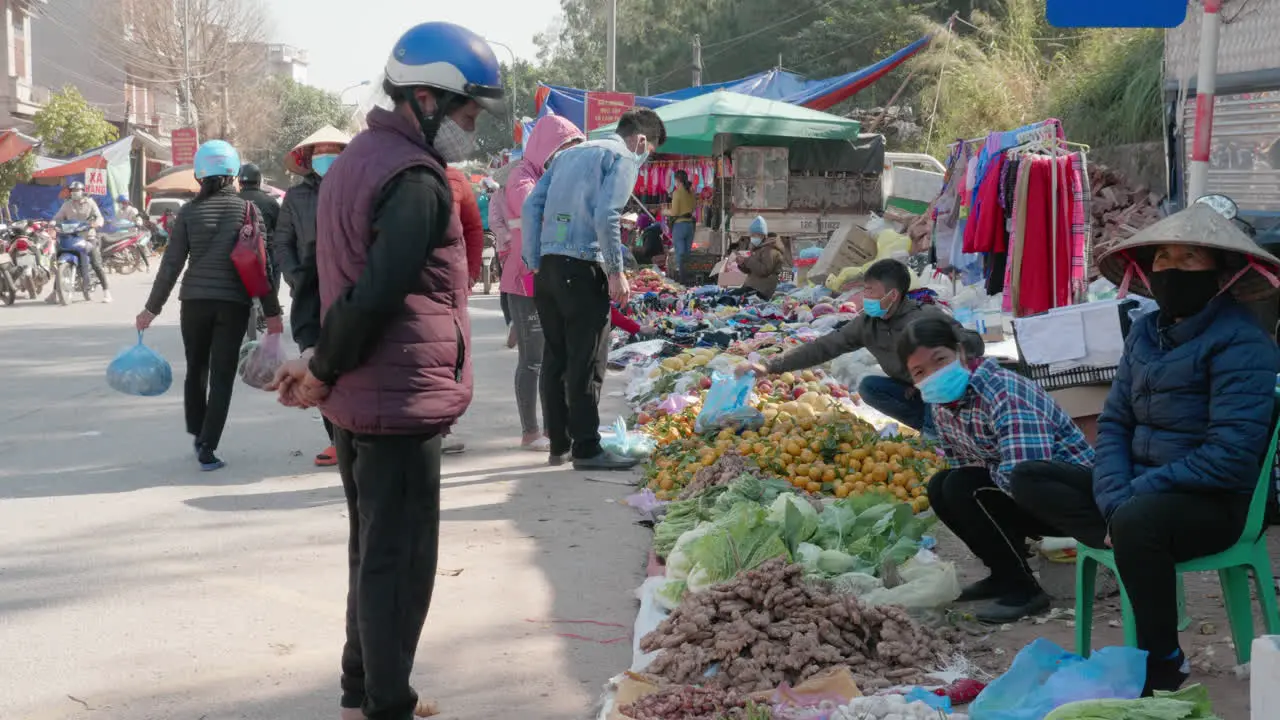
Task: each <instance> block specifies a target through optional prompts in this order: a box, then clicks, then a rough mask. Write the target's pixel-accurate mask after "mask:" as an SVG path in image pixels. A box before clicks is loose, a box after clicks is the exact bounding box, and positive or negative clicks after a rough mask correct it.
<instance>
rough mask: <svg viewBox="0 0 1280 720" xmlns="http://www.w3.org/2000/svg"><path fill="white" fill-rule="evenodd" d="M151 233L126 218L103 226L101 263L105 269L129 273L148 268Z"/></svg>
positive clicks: (149, 267)
mask: <svg viewBox="0 0 1280 720" xmlns="http://www.w3.org/2000/svg"><path fill="white" fill-rule="evenodd" d="M150 244H151V233H150V232H149V231H148V230H147V229H146V228H143V227H142V226H140V225H136V224H134V223H132V222H129V221H128V220H122V221H115V222H112V223H111V224H110V225H108V226H106V227H105V228H103V232H102V264H103V267H105V268H106V269H107V270H110V271H111V272H115V273H119V274H121V275H129V274H131V273H133V272H134V271H136V270H150V269H151V264H150V261H148V260H147V255H148V254H150V252H151V250H150V247H149V246H150Z"/></svg>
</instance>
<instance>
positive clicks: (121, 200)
mask: <svg viewBox="0 0 1280 720" xmlns="http://www.w3.org/2000/svg"><path fill="white" fill-rule="evenodd" d="M116 202H118V203H120V204H122V205H127V204H128V203H129V196H128V195H117V196H116Z"/></svg>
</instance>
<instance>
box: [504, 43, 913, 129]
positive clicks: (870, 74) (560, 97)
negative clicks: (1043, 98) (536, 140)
mask: <svg viewBox="0 0 1280 720" xmlns="http://www.w3.org/2000/svg"><path fill="white" fill-rule="evenodd" d="M932 39H933V36H932V35H925V36H924V37H922V38H920V39H919V40H917V41H915V42H913V43H911V44H910V45H908V46H906V47H904V48H902V49H901V50H899V51H898V52H896V53H894V54H893V55H891V56H889V57H887V58H885V59H884V60H881V61H879V62H877V63H875V64H873V65H868V66H867V67H865V68H862V69H860V70H855V71H853V72H850V73H845V74H844V75H838V76H836V77H832V78H827V79H825V80H810V79H808V78H806V77H804V76H803V75H797V74H795V73H792V72H787V71H786V70H781V69H776V68H775V69H773V70H767V71H765V72H762V73H757V74H755V75H752V76H750V77H745V78H742V79H740V80H731V81H729V82H723V83H715V84H712V85H700V86H698V87H690V88H685V89H683V90H673V91H671V92H668V93H662V94H661V95H655V96H653V97H637V98H636V100H635V103H636V105H638V106H639V107H647V108H653V109H657V108H660V107H662V106H664V105H669V104H671V103H673V102H680V101H682V100H688V99H690V98H695V97H698V96H700V95H704V94H706V93H709V92H715V91H717V90H727V91H729V92H735V93H739V94H742V95H750V96H751V97H758V98H762V99H765V100H776V101H779V102H785V103H790V104H792V105H801V106H803V107H807V108H810V109H812V110H827V109H829V108H831V107H832V106H834V105H836V104H838V103H840V102H843V101H845V100H848V99H849V98H851V97H853V96H854V95H856V94H857V93H858V92H859V91H861V90H863V89H865V88H867V87H868V86H869V85H871V84H872V83H874V82H876V81H877V80H879V79H880V78H882V77H884V76H885V75H886V74H887V73H889V72H891V71H892V70H893V69H894V68H897V67H898V66H899V65H901V64H902V63H904V62H906V61H907V60H908V59H909V58H911V57H912V56H913V55H915V54H916V53H918V52H920V51H921V50H924V49H925V48H927V47H928V46H929V42H930V41H931V40H932ZM543 90H544V91H545V94H546V100H545V101H544V102H542V103H541V104H540V105H539V107H538V116H539V117H542V116H543V115H547V114H555V115H560V116H562V117H564V118H566V119H568V120H569V121H570V122H572V123H573V124H574V125H577V126H578V127H579V128H585V125H586V98H587V91H586V90H579V89H577V88H566V87H560V86H556V85H544V86H543ZM540 94H541V93H540ZM525 137H526V138H527V137H528V134H527V133H526V135H525Z"/></svg>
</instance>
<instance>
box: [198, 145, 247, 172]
mask: <svg viewBox="0 0 1280 720" xmlns="http://www.w3.org/2000/svg"><path fill="white" fill-rule="evenodd" d="M194 167H195V174H196V179H197V180H204V179H205V178H210V177H217V176H226V177H235V176H237V175H239V174H240V153H238V152H236V149H235V148H234V147H232V146H231V143H229V142H227V141H226V140H210V141H209V142H207V143H205V144H203V145H201V146H200V149H199V150H197V151H196V159H195V164H194Z"/></svg>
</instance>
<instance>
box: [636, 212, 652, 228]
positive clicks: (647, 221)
mask: <svg viewBox="0 0 1280 720" xmlns="http://www.w3.org/2000/svg"><path fill="white" fill-rule="evenodd" d="M651 224H653V219H652V218H650V217H649V213H640V217H638V218H636V229H637V230H640V231H642V232H643V231H644V229H645V228H647V227H649V225H651Z"/></svg>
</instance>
